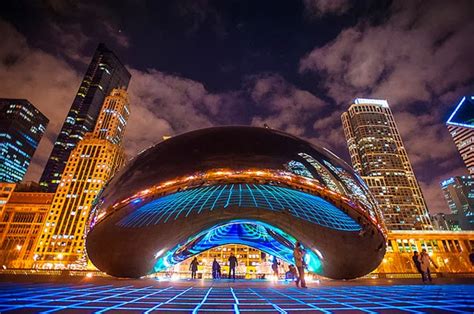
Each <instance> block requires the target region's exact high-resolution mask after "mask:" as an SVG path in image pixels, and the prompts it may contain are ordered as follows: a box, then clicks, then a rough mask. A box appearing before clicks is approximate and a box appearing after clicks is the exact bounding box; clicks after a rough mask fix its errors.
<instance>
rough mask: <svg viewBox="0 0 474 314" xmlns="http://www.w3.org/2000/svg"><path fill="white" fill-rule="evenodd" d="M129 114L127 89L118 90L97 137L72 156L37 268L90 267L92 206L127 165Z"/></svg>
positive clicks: (42, 240) (108, 101) (93, 135)
mask: <svg viewBox="0 0 474 314" xmlns="http://www.w3.org/2000/svg"><path fill="white" fill-rule="evenodd" d="M129 114H130V111H129V104H128V95H127V92H126V90H125V89H113V90H112V93H111V94H110V96H108V97H107V98H106V99H105V101H104V104H103V106H102V109H101V112H100V114H99V118H98V120H97V123H96V126H95V128H94V130H93V132H92V133H87V134H86V135H85V137H84V139H83V140H81V141H79V143H77V145H76V147H75V148H74V149H73V151H72V152H71V155H70V156H69V159H68V161H67V163H66V166H65V169H64V172H63V173H62V176H61V181H60V184H59V186H58V189H57V191H56V193H55V195H54V199H53V203H52V206H51V210H50V212H49V215H48V217H47V219H46V223H45V227H44V230H43V234H42V235H41V238H40V241H39V243H38V245H37V247H36V252H35V253H36V256H37V259H36V266H38V267H55V268H61V267H63V266H64V265H69V266H70V267H74V266H71V265H76V266H78V265H80V264H83V263H84V262H85V261H81V259H82V258H83V257H84V247H85V244H84V231H85V227H86V223H87V221H88V218H89V216H90V211H91V207H92V202H93V201H94V199H95V198H96V196H97V195H98V194H99V192H100V191H101V190H102V188H103V186H104V185H105V184H106V183H107V181H108V180H109V179H110V178H111V177H112V176H113V175H114V173H115V172H116V171H117V170H118V169H119V168H120V167H121V166H122V165H123V163H124V152H123V148H122V138H123V134H124V131H125V127H126V124H127V119H128V116H129ZM82 266H84V265H82Z"/></svg>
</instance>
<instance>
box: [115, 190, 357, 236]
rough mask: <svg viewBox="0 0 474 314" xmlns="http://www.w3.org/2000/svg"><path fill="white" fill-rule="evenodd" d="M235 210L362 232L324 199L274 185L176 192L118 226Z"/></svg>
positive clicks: (156, 222)
mask: <svg viewBox="0 0 474 314" xmlns="http://www.w3.org/2000/svg"><path fill="white" fill-rule="evenodd" d="M223 208H228V209H235V210H238V211H239V213H242V218H245V209H248V208H259V209H265V210H270V211H277V212H282V211H287V212H289V213H290V214H291V215H293V216H295V217H298V218H301V219H304V220H307V221H310V222H312V223H315V224H318V225H321V226H323V227H327V228H331V229H336V230H342V231H359V230H360V226H359V225H358V224H357V222H356V221H354V219H352V218H351V217H349V216H348V215H347V214H346V213H344V212H343V211H341V210H340V209H339V208H337V207H335V206H334V205H332V204H331V203H329V202H327V201H325V200H324V199H322V198H320V197H317V196H315V195H312V194H308V193H304V192H301V191H297V190H292V189H289V188H284V187H279V186H274V185H263V184H262V185H257V184H226V185H214V186H205V187H199V188H194V189H189V190H185V191H181V192H177V193H174V194H171V195H166V196H163V197H161V198H158V199H156V200H153V201H151V202H149V203H147V204H145V205H143V206H142V207H140V208H138V209H136V210H135V211H134V212H132V213H131V214H129V215H128V216H126V217H124V218H122V219H121V220H120V221H119V222H118V223H117V225H119V226H121V227H128V228H139V227H147V226H152V225H159V224H161V223H166V222H167V221H169V220H176V219H178V218H183V217H187V216H188V215H189V214H191V213H197V214H200V213H202V212H203V211H205V210H208V211H213V210H217V209H223Z"/></svg>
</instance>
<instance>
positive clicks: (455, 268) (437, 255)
mask: <svg viewBox="0 0 474 314" xmlns="http://www.w3.org/2000/svg"><path fill="white" fill-rule="evenodd" d="M422 249H426V251H427V252H428V254H429V255H430V256H431V258H432V259H433V261H434V262H435V263H436V265H437V266H438V269H432V271H433V272H438V273H442V274H443V273H444V274H445V275H446V276H452V275H453V274H456V273H474V266H473V265H471V263H470V261H469V253H470V252H472V250H474V232H473V231H389V233H388V245H387V253H386V254H385V257H384V259H383V261H382V263H381V264H380V266H379V267H378V268H377V269H376V270H375V271H374V273H378V274H386V275H387V277H390V276H392V275H393V276H394V277H397V276H398V277H404V274H417V275H418V276H419V274H418V272H417V270H416V268H415V265H414V264H413V261H412V256H413V252H414V251H417V252H418V253H419V252H421V250H422Z"/></svg>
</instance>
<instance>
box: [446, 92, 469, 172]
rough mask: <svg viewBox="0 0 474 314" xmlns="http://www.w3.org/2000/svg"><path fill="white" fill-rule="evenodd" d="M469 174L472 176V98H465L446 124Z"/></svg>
mask: <svg viewBox="0 0 474 314" xmlns="http://www.w3.org/2000/svg"><path fill="white" fill-rule="evenodd" d="M446 124H447V125H448V130H449V133H451V136H452V137H453V140H454V143H455V144H456V147H457V149H458V151H459V153H460V154H461V157H462V159H463V160H464V164H465V165H466V167H467V169H468V170H469V173H470V174H474V96H465V97H463V98H462V99H461V101H460V102H459V104H458V105H457V106H456V109H454V111H453V113H452V114H451V116H450V117H449V119H448V121H447V122H446Z"/></svg>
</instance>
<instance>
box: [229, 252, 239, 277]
mask: <svg viewBox="0 0 474 314" xmlns="http://www.w3.org/2000/svg"><path fill="white" fill-rule="evenodd" d="M237 264H238V263H237V257H235V256H234V253H230V256H229V279H230V277H231V274H232V278H233V279H234V280H235V267H237Z"/></svg>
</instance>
